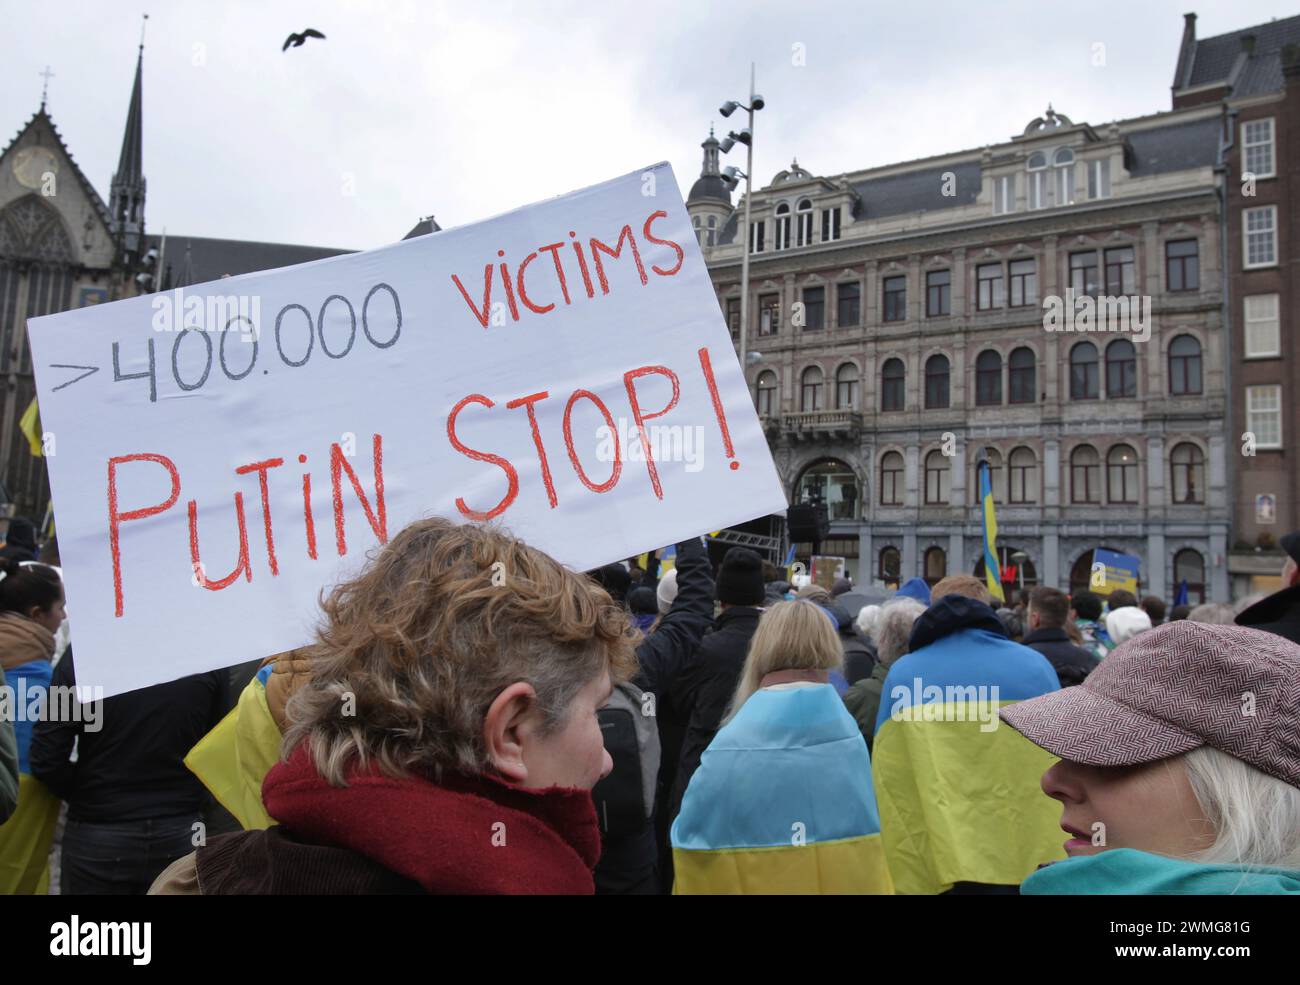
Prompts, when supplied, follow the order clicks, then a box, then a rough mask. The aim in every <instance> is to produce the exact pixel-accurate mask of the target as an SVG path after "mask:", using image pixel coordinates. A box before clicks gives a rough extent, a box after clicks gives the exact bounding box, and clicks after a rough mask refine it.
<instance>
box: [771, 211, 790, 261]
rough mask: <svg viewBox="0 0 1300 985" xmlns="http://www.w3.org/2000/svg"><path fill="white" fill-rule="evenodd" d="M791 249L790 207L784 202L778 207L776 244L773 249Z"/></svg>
mask: <svg viewBox="0 0 1300 985" xmlns="http://www.w3.org/2000/svg"><path fill="white" fill-rule="evenodd" d="M789 248H790V206H789V205H787V204H786V203H785V202H782V203H781V204H780V205H778V206H777V207H776V244H775V245H774V246H773V249H777V250H788V249H789Z"/></svg>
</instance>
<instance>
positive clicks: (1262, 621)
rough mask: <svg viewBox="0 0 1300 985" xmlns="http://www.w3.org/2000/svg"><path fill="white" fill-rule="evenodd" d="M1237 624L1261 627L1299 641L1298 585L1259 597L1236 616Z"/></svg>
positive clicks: (1299, 603) (1299, 605) (1299, 596)
mask: <svg viewBox="0 0 1300 985" xmlns="http://www.w3.org/2000/svg"><path fill="white" fill-rule="evenodd" d="M1237 625H1238V626H1249V627H1250V628H1251V629H1262V630H1263V631H1264V632H1266V633H1272V634H1273V635H1274V636H1285V637H1286V638H1287V639H1289V640H1291V642H1293V643H1300V585H1292V586H1291V587H1290V588H1284V589H1282V590H1281V591H1280V592H1274V593H1273V594H1272V595H1270V596H1269V597H1268V598H1266V599H1260V600H1259V601H1258V602H1256V603H1255V604H1254V605H1252V606H1251V607H1250V608H1249V609H1247V610H1246V611H1245V612H1243V613H1242V614H1241V615H1239V616H1238V617H1237Z"/></svg>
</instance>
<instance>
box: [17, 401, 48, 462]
mask: <svg viewBox="0 0 1300 985" xmlns="http://www.w3.org/2000/svg"><path fill="white" fill-rule="evenodd" d="M18 430H19V431H21V432H22V433H23V434H24V435H25V436H26V437H27V444H28V445H29V446H30V447H31V450H32V454H33V455H35V456H36V457H37V458H43V457H44V455H43V453H42V449H41V410H40V408H39V407H37V406H36V398H35V397H32V402H31V403H30V404H28V405H27V409H26V410H25V411H23V416H22V417H21V418H19V419H18Z"/></svg>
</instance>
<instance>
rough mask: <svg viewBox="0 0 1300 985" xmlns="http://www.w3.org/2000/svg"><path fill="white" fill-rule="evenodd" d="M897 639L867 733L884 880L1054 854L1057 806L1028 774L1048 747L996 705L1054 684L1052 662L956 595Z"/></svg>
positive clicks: (1022, 873) (966, 872)
mask: <svg viewBox="0 0 1300 985" xmlns="http://www.w3.org/2000/svg"><path fill="white" fill-rule="evenodd" d="M909 651H910V652H909V653H908V654H907V655H905V656H903V657H901V658H899V659H898V660H897V661H896V662H895V663H894V664H893V666H892V667H890V669H889V673H888V675H887V676H886V678H885V683H884V686H883V689H882V693H881V699H880V711H879V712H878V713H877V717H876V731H875V741H874V743H873V745H872V759H873V766H874V776H875V789H876V796H877V797H878V798H879V800H880V821H881V834H882V838H883V842H884V849H885V855H886V859H887V861H888V864H889V870H890V874H891V876H892V877H893V880H894V885H895V887H896V888H897V890H898V892H900V893H942V892H946V891H948V890H949V889H951V888H952V887H953V885H954V884H955V883H958V882H971V883H982V884H988V885H999V886H1012V885H1018V884H1019V883H1020V882H1021V881H1023V880H1024V879H1025V877H1027V876H1028V875H1029V874H1030V873H1032V872H1033V871H1034V870H1035V869H1036V868H1037V867H1038V866H1039V865H1041V864H1043V863H1045V862H1050V861H1053V860H1056V859H1060V858H1063V857H1064V854H1065V853H1064V849H1063V847H1062V842H1063V840H1064V839H1063V832H1062V831H1061V829H1060V826H1059V825H1060V806H1059V805H1058V804H1057V803H1056V801H1054V800H1052V799H1051V798H1050V797H1048V796H1047V795H1046V794H1044V793H1043V791H1042V788H1041V786H1040V785H1039V781H1040V780H1041V778H1042V775H1043V773H1044V771H1046V770H1047V768H1048V767H1049V766H1051V765H1052V763H1053V762H1055V759H1054V758H1053V757H1052V756H1051V755H1050V754H1049V753H1047V752H1045V751H1044V750H1042V749H1040V748H1039V747H1038V746H1035V745H1034V744H1033V743H1031V742H1029V741H1028V740H1027V739H1025V738H1023V737H1022V736H1021V735H1020V734H1019V733H1018V732H1016V731H1015V730H1014V729H1012V728H1008V727H1007V726H1006V725H1004V724H1002V723H1001V721H1000V719H999V718H998V709H999V708H1000V707H1001V706H1003V705H1006V704H1009V703H1011V702H1015V701H1024V700H1027V699H1029V698H1033V697H1037V696H1038V695H1040V694H1046V693H1048V692H1049V691H1055V690H1058V689H1059V687H1060V682H1059V680H1058V679H1057V676H1056V672H1055V671H1054V670H1053V669H1052V665H1051V664H1050V663H1049V662H1048V661H1047V659H1046V658H1045V657H1044V656H1042V655H1041V654H1039V653H1038V652H1036V651H1034V650H1031V649H1029V648H1028V647H1025V646H1021V645H1020V644H1019V643H1014V642H1012V641H1011V640H1010V639H1008V638H1007V636H1006V632H1005V630H1004V629H1003V628H1002V623H1001V621H1000V620H999V619H998V617H997V615H996V613H994V611H993V610H992V609H991V608H990V607H989V606H987V605H985V604H984V603H983V602H980V601H977V600H975V599H970V598H965V597H963V596H960V595H946V596H944V597H943V598H941V599H939V600H937V601H936V602H935V604H934V605H933V606H931V607H930V608H929V609H927V610H926V611H925V612H924V613H922V615H921V616H920V617H919V618H918V619H917V621H916V623H915V625H914V626H913V628H912V636H911V640H910V644H909Z"/></svg>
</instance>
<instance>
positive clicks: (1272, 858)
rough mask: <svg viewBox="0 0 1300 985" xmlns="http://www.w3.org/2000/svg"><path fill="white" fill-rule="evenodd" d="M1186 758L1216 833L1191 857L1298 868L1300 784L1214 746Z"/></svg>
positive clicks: (1269, 866)
mask: <svg viewBox="0 0 1300 985" xmlns="http://www.w3.org/2000/svg"><path fill="white" fill-rule="evenodd" d="M1183 762H1184V764H1185V765H1186V767H1187V778H1188V780H1189V781H1190V782H1191V784H1192V792H1193V793H1195V794H1196V800H1197V802H1198V803H1199V804H1200V805H1201V807H1202V808H1203V809H1204V810H1205V815H1206V819H1207V820H1208V821H1209V822H1210V823H1211V824H1212V825H1213V827H1214V831H1215V839H1214V844H1212V845H1211V846H1210V847H1209V848H1207V849H1205V850H1204V851H1202V852H1199V853H1197V854H1196V855H1194V856H1193V857H1192V860H1193V861H1196V862H1205V863H1214V864H1227V865H1242V866H1249V867H1256V866H1259V867H1267V868H1278V869H1294V870H1298V871H1300V788H1297V787H1293V786H1292V785H1291V784H1289V783H1287V782H1285V781H1284V780H1279V779H1278V778H1277V777H1274V776H1269V775H1268V774H1267V773H1265V772H1263V771H1262V770H1258V769H1256V768H1255V767H1253V766H1251V765H1250V764H1248V763H1243V762H1242V761H1241V760H1240V759H1237V758H1236V757H1234V756H1230V755H1228V754H1227V753H1225V752H1221V751H1220V750H1218V749H1215V748H1213V747H1212V746H1201V747H1199V748H1197V749H1193V750H1192V751H1191V752H1189V753H1186V754H1184V756H1183Z"/></svg>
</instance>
